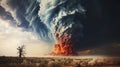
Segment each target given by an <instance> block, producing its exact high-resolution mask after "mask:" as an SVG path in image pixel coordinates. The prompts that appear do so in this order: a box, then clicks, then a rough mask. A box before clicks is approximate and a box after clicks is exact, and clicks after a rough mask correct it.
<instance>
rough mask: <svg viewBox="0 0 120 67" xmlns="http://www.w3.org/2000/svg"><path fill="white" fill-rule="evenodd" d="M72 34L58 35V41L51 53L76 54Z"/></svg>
mask: <svg viewBox="0 0 120 67" xmlns="http://www.w3.org/2000/svg"><path fill="white" fill-rule="evenodd" d="M70 38H71V36H68V35H64V37H56V39H57V41H58V43H57V44H55V45H54V47H53V51H52V52H51V53H50V54H51V55H74V54H75V53H74V49H73V44H72V42H71V41H70Z"/></svg>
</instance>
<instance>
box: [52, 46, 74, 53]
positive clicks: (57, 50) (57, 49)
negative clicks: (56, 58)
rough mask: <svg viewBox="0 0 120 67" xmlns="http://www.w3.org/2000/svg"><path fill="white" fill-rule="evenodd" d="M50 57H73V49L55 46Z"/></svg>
mask: <svg viewBox="0 0 120 67" xmlns="http://www.w3.org/2000/svg"><path fill="white" fill-rule="evenodd" d="M51 54H52V55H73V49H72V46H70V45H60V44H55V46H54V48H53V51H52V53H51Z"/></svg>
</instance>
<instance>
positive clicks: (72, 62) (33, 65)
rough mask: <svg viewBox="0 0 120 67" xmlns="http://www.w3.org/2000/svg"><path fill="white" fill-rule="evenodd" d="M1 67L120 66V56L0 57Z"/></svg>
mask: <svg viewBox="0 0 120 67" xmlns="http://www.w3.org/2000/svg"><path fill="white" fill-rule="evenodd" d="M0 67H120V58H119V57H95V56H93V57H90V56H86V57H84V56H83V57H81V56H79V57H75V56H74V57H67V56H66V57H26V58H17V57H5V56H3V57H0Z"/></svg>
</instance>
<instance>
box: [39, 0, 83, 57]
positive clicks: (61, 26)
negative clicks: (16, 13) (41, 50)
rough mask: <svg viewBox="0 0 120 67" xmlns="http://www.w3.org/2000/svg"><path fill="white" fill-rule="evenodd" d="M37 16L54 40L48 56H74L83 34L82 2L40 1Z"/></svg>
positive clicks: (62, 0)
mask: <svg viewBox="0 0 120 67" xmlns="http://www.w3.org/2000/svg"><path fill="white" fill-rule="evenodd" d="M38 2H40V11H39V16H40V18H41V20H42V22H44V23H45V24H46V25H47V27H48V28H50V29H51V32H52V34H53V36H54V38H55V40H56V44H55V45H54V48H53V50H52V52H51V53H50V54H52V55H74V54H75V50H76V49H75V45H78V44H79V42H80V40H81V38H82V36H83V33H82V30H83V25H82V23H83V22H84V19H85V9H84V8H83V7H82V5H81V2H82V0H40V1H38Z"/></svg>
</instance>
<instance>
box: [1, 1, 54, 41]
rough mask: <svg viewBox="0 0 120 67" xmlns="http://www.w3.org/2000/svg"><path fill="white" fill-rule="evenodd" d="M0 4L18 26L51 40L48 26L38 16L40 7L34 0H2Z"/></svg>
mask: <svg viewBox="0 0 120 67" xmlns="http://www.w3.org/2000/svg"><path fill="white" fill-rule="evenodd" d="M1 6H2V8H3V9H5V10H6V11H7V12H8V13H10V15H11V16H12V17H13V19H14V20H15V21H16V23H17V26H18V27H23V28H24V29H25V30H32V31H33V32H35V33H36V34H37V35H38V38H41V39H42V40H45V41H53V38H52V35H51V33H50V30H49V28H47V27H46V25H45V24H44V23H42V22H41V20H40V18H39V16H38V11H39V8H40V7H39V3H38V2H37V1H36V0H2V1H1ZM6 14H7V13H6ZM3 15H4V14H3Z"/></svg>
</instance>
